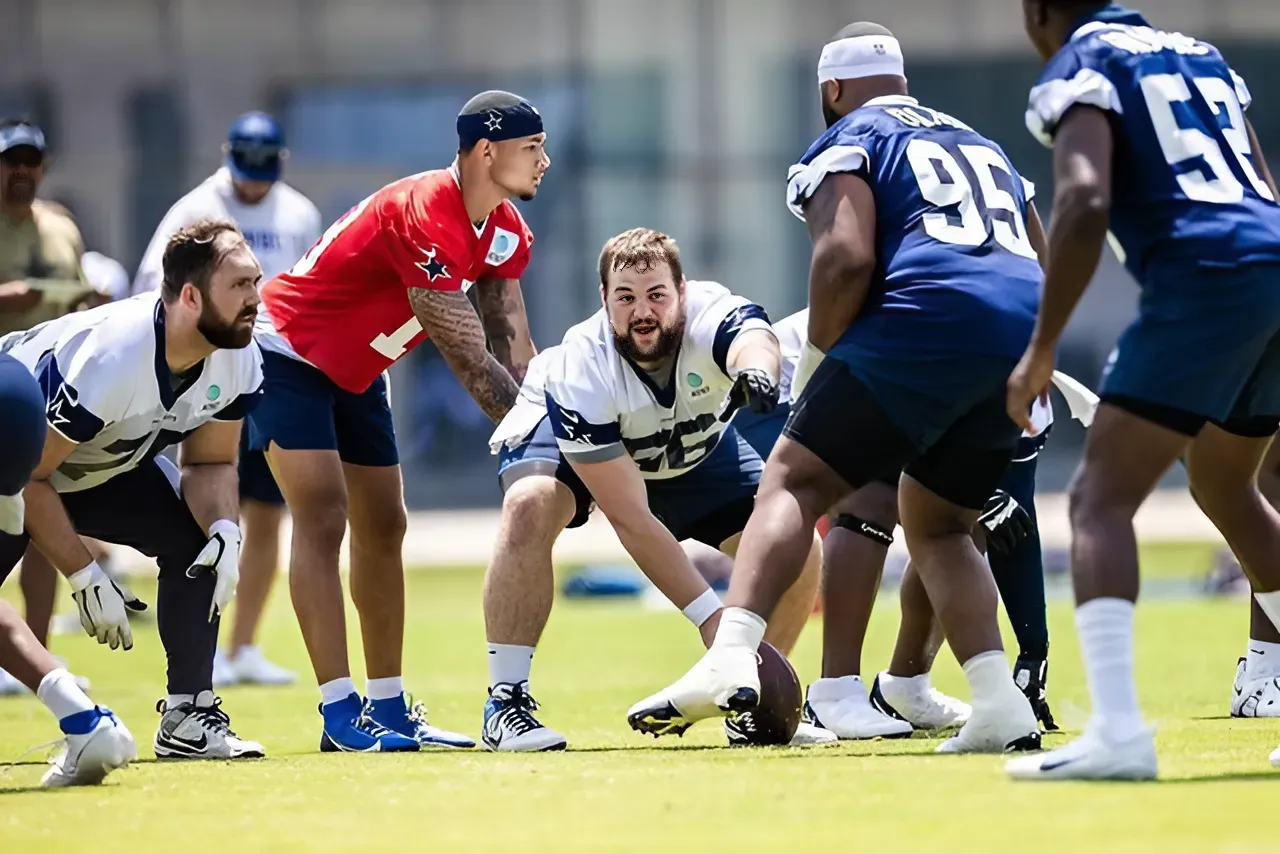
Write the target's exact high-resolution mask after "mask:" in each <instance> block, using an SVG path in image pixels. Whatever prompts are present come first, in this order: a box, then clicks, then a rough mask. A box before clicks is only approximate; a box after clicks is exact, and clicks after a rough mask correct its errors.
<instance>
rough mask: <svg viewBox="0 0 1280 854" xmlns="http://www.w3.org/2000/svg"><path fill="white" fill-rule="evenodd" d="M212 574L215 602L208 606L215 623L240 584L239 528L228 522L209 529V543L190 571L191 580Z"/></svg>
mask: <svg viewBox="0 0 1280 854" xmlns="http://www.w3.org/2000/svg"><path fill="white" fill-rule="evenodd" d="M206 570H208V571H210V572H213V573H214V574H215V575H216V576H217V580H216V581H215V582H214V585H213V602H212V603H211V604H210V605H209V622H211V623H212V622H213V619H214V617H217V616H218V615H219V614H221V613H222V612H223V611H225V610H226V609H227V606H228V605H230V604H231V599H232V597H234V596H235V595H236V585H237V584H239V583H240V526H239V525H237V524H236V523H235V522H230V521H228V520H226V519H219V520H218V521H217V522H214V523H213V524H212V525H210V526H209V542H207V543H205V546H204V548H203V549H201V550H200V554H198V555H196V559H195V562H194V563H192V564H191V567H190V568H189V569H188V570H187V577H188V578H195V577H196V576H197V575H199V574H200V573H201V572H204V571H206Z"/></svg>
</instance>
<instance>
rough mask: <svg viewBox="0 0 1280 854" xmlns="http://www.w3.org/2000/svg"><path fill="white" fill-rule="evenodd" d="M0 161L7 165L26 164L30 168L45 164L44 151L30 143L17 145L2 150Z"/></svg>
mask: <svg viewBox="0 0 1280 854" xmlns="http://www.w3.org/2000/svg"><path fill="white" fill-rule="evenodd" d="M0 161H3V162H4V164H5V165H6V166H26V167H28V168H30V169H35V168H37V167H40V166H43V165H44V152H43V151H41V150H40V149H38V148H35V147H34V146H30V145H16V146H14V147H13V148H11V149H9V150H8V151H5V152H0Z"/></svg>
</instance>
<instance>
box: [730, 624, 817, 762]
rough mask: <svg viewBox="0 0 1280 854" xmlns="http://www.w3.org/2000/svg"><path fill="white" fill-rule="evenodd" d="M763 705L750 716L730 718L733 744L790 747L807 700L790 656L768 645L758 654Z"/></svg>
mask: <svg viewBox="0 0 1280 854" xmlns="http://www.w3.org/2000/svg"><path fill="white" fill-rule="evenodd" d="M756 667H757V669H758V671H759V673H760V703H759V705H758V706H756V708H755V709H753V710H751V711H750V712H744V713H742V714H739V715H733V716H730V718H729V719H728V723H727V725H726V727H725V730H726V732H727V734H728V736H729V741H730V742H731V743H733V744H752V745H779V744H789V743H790V742H791V737H792V736H794V735H795V734H796V727H798V726H799V725H800V713H801V706H802V705H803V704H804V697H803V695H802V694H801V691H800V679H799V677H798V676H796V671H795V669H794V668H793V667H792V666H791V662H789V661H787V658H786V656H784V655H783V654H782V653H780V652H778V650H777V649H775V648H774V647H773V646H771V645H770V644H768V643H761V644H760V648H759V650H757V652H756Z"/></svg>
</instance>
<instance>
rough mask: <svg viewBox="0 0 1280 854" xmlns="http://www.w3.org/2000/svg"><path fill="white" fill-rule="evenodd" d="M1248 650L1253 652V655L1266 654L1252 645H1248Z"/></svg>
mask: <svg viewBox="0 0 1280 854" xmlns="http://www.w3.org/2000/svg"><path fill="white" fill-rule="evenodd" d="M1249 652H1251V653H1253V654H1254V655H1266V653H1265V652H1263V651H1262V650H1260V649H1254V648H1253V647H1249Z"/></svg>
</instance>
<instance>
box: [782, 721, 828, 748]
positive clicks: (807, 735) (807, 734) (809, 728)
mask: <svg viewBox="0 0 1280 854" xmlns="http://www.w3.org/2000/svg"><path fill="white" fill-rule="evenodd" d="M839 741H840V736H838V735H836V734H835V733H834V732H832V731H831V730H829V729H824V728H823V727H821V726H819V725H818V724H816V723H813V722H812V721H800V725H799V726H797V727H796V734H795V735H793V736H791V741H790V743H789V746H790V747H812V746H814V745H818V744H837V743H839Z"/></svg>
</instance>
